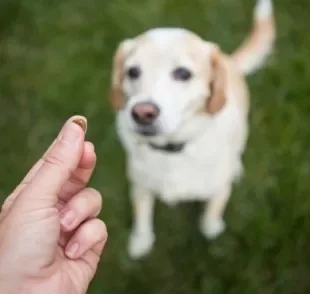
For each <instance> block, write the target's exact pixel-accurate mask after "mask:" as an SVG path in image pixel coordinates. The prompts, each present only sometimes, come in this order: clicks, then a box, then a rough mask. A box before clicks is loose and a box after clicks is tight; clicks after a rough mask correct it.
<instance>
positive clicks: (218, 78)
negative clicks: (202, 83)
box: [206, 46, 227, 114]
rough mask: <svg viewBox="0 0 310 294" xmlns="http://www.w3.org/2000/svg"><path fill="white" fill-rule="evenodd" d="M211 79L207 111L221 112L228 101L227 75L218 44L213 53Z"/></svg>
mask: <svg viewBox="0 0 310 294" xmlns="http://www.w3.org/2000/svg"><path fill="white" fill-rule="evenodd" d="M210 70H211V80H210V79H209V83H210V85H209V87H210V96H209V98H208V100H207V106H206V109H207V112H208V113H210V114H215V113H217V112H219V111H220V110H221V109H222V108H223V106H224V105H225V102H226V93H225V91H226V87H227V83H226V82H227V80H226V79H227V76H226V69H225V65H224V60H223V57H222V54H221V51H220V49H219V48H218V47H217V46H216V47H214V49H212V53H211V69H210Z"/></svg>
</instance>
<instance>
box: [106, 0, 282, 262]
mask: <svg viewBox="0 0 310 294" xmlns="http://www.w3.org/2000/svg"><path fill="white" fill-rule="evenodd" d="M275 35H276V33H275V24H274V16H273V5H272V1H271V0H258V1H257V3H256V6H255V9H254V24H253V28H252V31H251V33H250V34H249V36H248V37H247V39H245V41H244V42H243V43H242V44H241V46H240V47H239V48H238V49H237V50H236V51H235V52H233V53H232V54H225V53H224V52H222V50H221V49H220V46H219V45H217V44H215V43H213V42H210V41H205V40H203V39H202V38H200V37H199V36H197V35H196V34H194V33H193V32H190V31H188V30H186V29H183V28H155V29H151V30H148V31H146V32H144V33H143V34H141V35H138V36H137V37H135V38H132V39H126V40H124V41H122V42H121V43H120V44H119V47H118V48H117V50H116V53H115V56H114V61H113V71H112V81H111V82H112V87H111V103H112V105H113V107H114V109H115V112H116V128H117V133H118V136H119V138H120V142H121V144H122V146H123V147H124V150H125V152H126V155H127V176H128V180H129V182H130V187H131V188H130V190H131V191H130V197H131V201H132V206H133V225H132V231H131V235H130V238H129V244H128V251H129V255H130V257H131V258H140V257H142V256H144V255H146V254H148V253H149V252H150V250H151V249H152V247H153V245H154V241H155V234H154V229H153V211H154V202H155V199H156V198H157V199H159V200H161V201H163V202H164V203H167V204H175V203H178V202H181V201H201V202H203V203H205V208H204V210H203V213H202V215H201V218H200V230H201V232H202V234H203V235H204V236H205V237H206V238H208V239H214V238H216V237H217V236H219V235H220V234H221V233H222V232H223V231H224V230H225V222H224V220H223V214H224V210H225V207H226V204H227V202H228V200H229V198H230V195H231V191H232V185H233V183H234V182H235V181H236V180H238V179H239V178H240V176H241V175H242V171H243V163H242V154H243V153H244V151H245V147H246V144H247V138H248V115H249V107H250V99H249V91H248V87H247V84H246V80H245V77H246V76H247V75H249V74H251V73H252V72H254V71H255V70H257V69H258V68H260V67H261V66H262V65H263V64H264V63H265V60H266V58H267V57H268V56H269V54H271V52H272V49H273V45H274V41H275Z"/></svg>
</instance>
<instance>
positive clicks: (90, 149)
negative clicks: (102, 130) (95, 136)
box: [59, 142, 97, 202]
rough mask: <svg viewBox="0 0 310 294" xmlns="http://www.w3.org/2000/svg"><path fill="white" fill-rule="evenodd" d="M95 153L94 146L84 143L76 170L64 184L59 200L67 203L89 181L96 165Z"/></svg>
mask: <svg viewBox="0 0 310 294" xmlns="http://www.w3.org/2000/svg"><path fill="white" fill-rule="evenodd" d="M96 160H97V157H96V153H95V148H94V145H93V144H92V143H90V142H85V144H84V152H83V155H82V158H81V160H80V163H79V165H78V168H77V169H76V170H75V171H74V173H73V174H72V175H71V177H70V179H69V181H68V182H67V183H65V185H64V186H63V188H62V190H61V192H60V194H59V199H61V200H63V201H65V202H67V201H68V200H69V199H70V198H71V197H72V196H73V195H75V194H76V193H78V192H79V191H81V190H82V189H83V188H84V187H85V186H86V185H87V183H88V181H89V180H90V178H91V176H92V173H93V171H94V168H95V165H96Z"/></svg>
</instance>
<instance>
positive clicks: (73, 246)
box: [66, 242, 80, 258]
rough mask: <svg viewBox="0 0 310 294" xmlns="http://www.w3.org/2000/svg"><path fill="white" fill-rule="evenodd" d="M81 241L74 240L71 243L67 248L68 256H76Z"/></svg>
mask: <svg viewBox="0 0 310 294" xmlns="http://www.w3.org/2000/svg"><path fill="white" fill-rule="evenodd" d="M79 247H80V246H79V243H78V242H74V243H73V244H71V245H70V246H69V247H68V249H67V250H66V254H67V256H68V257H70V258H74V256H75V255H76V253H77V251H78V250H79Z"/></svg>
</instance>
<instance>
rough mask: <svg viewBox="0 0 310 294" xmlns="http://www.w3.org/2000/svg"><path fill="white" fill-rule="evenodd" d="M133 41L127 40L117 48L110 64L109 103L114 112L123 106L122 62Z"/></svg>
mask: <svg viewBox="0 0 310 294" xmlns="http://www.w3.org/2000/svg"><path fill="white" fill-rule="evenodd" d="M133 44H134V41H133V40H132V39H127V40H125V41H123V42H122V43H121V44H120V45H119V46H118V48H117V50H116V52H115V54H114V57H113V64H112V81H111V89H110V103H111V105H112V106H113V108H114V109H115V110H119V109H120V108H121V107H122V104H123V101H122V100H123V97H122V96H123V93H122V89H121V87H122V83H123V78H124V62H125V59H126V57H127V55H128V54H129V52H131V50H132V48H133Z"/></svg>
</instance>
